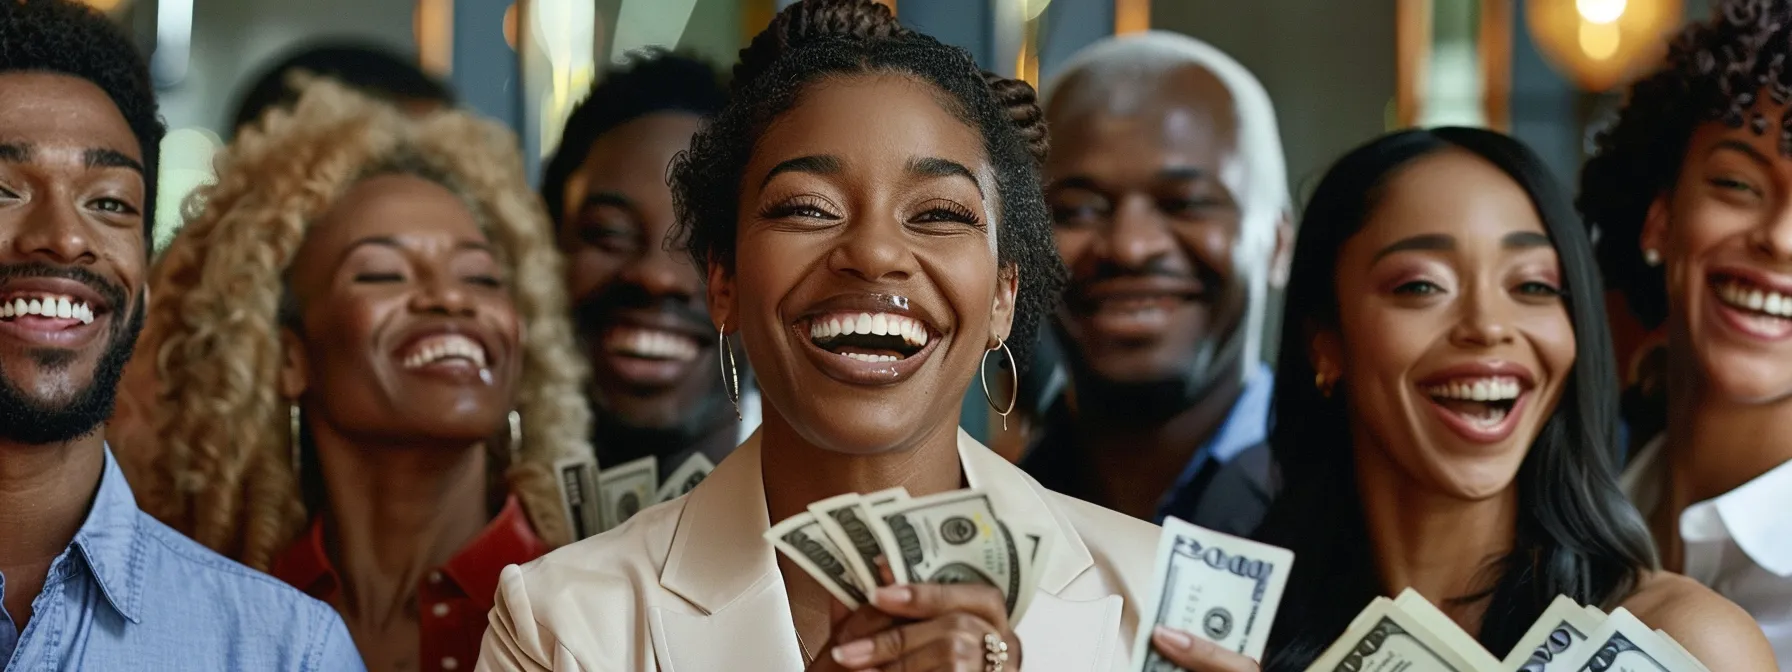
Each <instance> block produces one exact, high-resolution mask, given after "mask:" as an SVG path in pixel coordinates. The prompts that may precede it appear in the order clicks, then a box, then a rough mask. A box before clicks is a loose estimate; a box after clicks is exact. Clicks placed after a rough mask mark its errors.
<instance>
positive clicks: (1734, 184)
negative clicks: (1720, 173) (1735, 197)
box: [1711, 177, 1760, 194]
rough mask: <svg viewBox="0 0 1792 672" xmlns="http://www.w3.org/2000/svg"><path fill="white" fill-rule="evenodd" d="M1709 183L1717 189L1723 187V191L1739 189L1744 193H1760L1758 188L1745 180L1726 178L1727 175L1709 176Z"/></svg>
mask: <svg viewBox="0 0 1792 672" xmlns="http://www.w3.org/2000/svg"><path fill="white" fill-rule="evenodd" d="M1711 185H1712V186H1714V187H1717V188H1719V189H1723V190H1725V191H1739V192H1744V193H1748V194H1759V193H1760V192H1759V191H1758V190H1756V189H1755V187H1754V186H1753V185H1751V184H1749V183H1747V182H1743V181H1742V180H1737V179H1733V178H1728V177H1714V178H1711Z"/></svg>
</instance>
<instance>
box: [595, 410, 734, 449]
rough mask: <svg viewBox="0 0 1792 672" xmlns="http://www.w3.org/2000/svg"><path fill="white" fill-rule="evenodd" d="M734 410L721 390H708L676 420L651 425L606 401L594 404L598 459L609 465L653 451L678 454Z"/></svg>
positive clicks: (719, 424) (726, 418)
mask: <svg viewBox="0 0 1792 672" xmlns="http://www.w3.org/2000/svg"><path fill="white" fill-rule="evenodd" d="M733 411H734V409H733V408H732V406H731V405H730V404H729V403H728V400H727V399H725V398H723V396H722V395H721V394H708V395H704V396H703V397H702V398H701V399H699V400H698V401H697V402H696V403H695V404H694V408H693V409H692V410H691V412H689V413H686V414H684V415H683V416H682V417H680V418H679V419H678V420H677V421H676V422H674V423H672V424H670V425H661V426H654V427H649V426H643V425H640V424H637V423H635V422H634V421H632V420H630V419H629V418H625V417H623V416H621V415H617V414H616V413H615V412H613V411H611V410H609V409H608V408H605V407H604V406H603V405H602V404H592V408H591V415H592V433H593V435H594V436H593V437H592V438H593V440H592V444H593V445H594V446H595V447H596V449H597V458H598V463H599V464H600V465H603V466H606V467H607V466H612V465H616V464H619V463H623V462H628V461H631V460H637V459H640V458H643V457H647V456H650V455H651V456H653V457H666V456H670V455H676V454H678V453H679V452H681V451H684V450H686V449H688V448H690V447H691V446H693V445H696V444H697V443H698V442H700V441H703V440H704V439H706V438H708V437H709V436H710V435H712V434H714V433H715V432H716V431H718V430H719V429H720V428H721V427H722V426H723V425H725V424H729V423H728V421H729V420H732V418H730V417H729V416H730V415H732V414H733Z"/></svg>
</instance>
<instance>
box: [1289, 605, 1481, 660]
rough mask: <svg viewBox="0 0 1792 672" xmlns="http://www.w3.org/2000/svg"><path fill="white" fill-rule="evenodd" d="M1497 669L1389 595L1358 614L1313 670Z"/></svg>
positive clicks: (1322, 655)
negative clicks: (1467, 654) (1472, 658)
mask: <svg viewBox="0 0 1792 672" xmlns="http://www.w3.org/2000/svg"><path fill="white" fill-rule="evenodd" d="M1368 670H1375V671H1377V672H1380V671H1384V670H1385V671H1389V672H1392V671H1395V670H1403V671H1410V672H1495V669H1484V668H1479V667H1475V666H1474V665H1472V664H1470V663H1469V661H1468V660H1467V659H1465V658H1463V656H1462V654H1460V653H1459V652H1457V651H1455V650H1454V649H1452V648H1451V646H1450V644H1448V643H1447V640H1445V639H1444V638H1441V637H1438V636H1437V634H1436V633H1433V632H1431V630H1430V628H1428V627H1426V626H1425V625H1424V624H1422V623H1420V622H1419V619H1417V618H1415V617H1413V616H1412V615H1411V614H1408V613H1406V611H1404V610H1402V609H1401V608H1400V607H1398V606H1396V605H1395V604H1394V601H1393V600H1390V599H1388V598H1385V597H1378V598H1375V601H1374V602H1371V603H1370V604H1369V607H1368V608H1367V609H1364V610H1363V611H1362V613H1359V614H1357V617H1356V619H1355V620H1353V621H1352V622H1351V624H1350V627H1349V628H1347V629H1345V631H1344V636H1343V637H1340V638H1338V641H1336V642H1333V643H1332V645H1331V648H1328V649H1326V650H1325V653H1324V654H1321V655H1320V656H1319V658H1318V659H1317V660H1315V661H1314V662H1313V664H1312V666H1310V667H1308V668H1307V672H1364V671H1368Z"/></svg>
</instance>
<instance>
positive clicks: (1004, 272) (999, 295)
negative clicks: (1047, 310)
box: [983, 264, 1020, 349]
mask: <svg viewBox="0 0 1792 672" xmlns="http://www.w3.org/2000/svg"><path fill="white" fill-rule="evenodd" d="M1019 298H1020V267H1018V266H1015V265H1013V264H1009V265H1006V266H1003V267H1002V269H1001V270H1000V271H998V272H997V273H996V299H995V302H994V305H992V306H990V313H989V314H990V320H989V331H990V334H989V335H990V340H989V342H988V343H985V344H984V346H983V347H984V348H986V349H987V348H994V347H996V344H997V343H1001V342H1005V341H1007V340H1008V336H1009V335H1011V334H1013V333H1014V309H1015V302H1016V301H1018V300H1019Z"/></svg>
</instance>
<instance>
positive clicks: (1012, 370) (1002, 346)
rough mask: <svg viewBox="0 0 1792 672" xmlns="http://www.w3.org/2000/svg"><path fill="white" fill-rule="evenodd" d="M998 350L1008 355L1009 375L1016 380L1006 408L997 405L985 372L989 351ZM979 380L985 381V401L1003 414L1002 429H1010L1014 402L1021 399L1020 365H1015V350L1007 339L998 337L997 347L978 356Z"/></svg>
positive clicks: (998, 413)
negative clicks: (985, 362)
mask: <svg viewBox="0 0 1792 672" xmlns="http://www.w3.org/2000/svg"><path fill="white" fill-rule="evenodd" d="M997 350H1001V351H1002V354H1005V355H1007V356H1008V375H1009V377H1010V378H1012V379H1013V380H1014V393H1013V394H1011V395H1009V397H1008V406H1007V407H1006V408H1003V407H1001V406H997V405H996V398H995V395H992V394H990V393H989V376H988V375H987V374H985V373H984V372H983V371H984V367H983V360H985V359H987V358H988V357H989V353H992V352H995V351H997ZM977 381H978V382H981V383H983V399H984V401H988V402H989V407H990V408H992V409H995V412H996V415H999V416H1002V431H1008V414H1009V413H1013V412H1014V404H1015V403H1016V402H1018V401H1020V367H1018V366H1015V364H1014V351H1013V350H1009V349H1008V342H1007V341H1004V340H1002V339H999V338H998V339H996V347H993V348H990V349H988V350H985V351H983V356H982V357H979V358H977Z"/></svg>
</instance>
